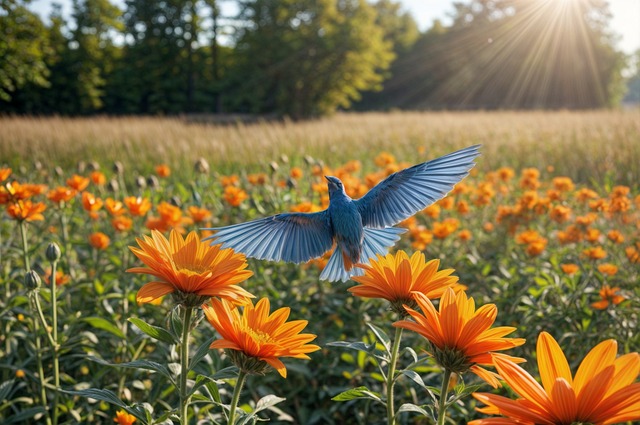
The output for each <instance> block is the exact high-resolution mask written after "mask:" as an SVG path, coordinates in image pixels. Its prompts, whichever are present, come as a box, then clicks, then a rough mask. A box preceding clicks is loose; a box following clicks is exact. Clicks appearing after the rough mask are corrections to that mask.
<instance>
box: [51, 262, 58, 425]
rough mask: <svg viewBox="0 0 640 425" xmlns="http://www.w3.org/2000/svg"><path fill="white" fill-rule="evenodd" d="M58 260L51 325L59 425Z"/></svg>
mask: <svg viewBox="0 0 640 425" xmlns="http://www.w3.org/2000/svg"><path fill="white" fill-rule="evenodd" d="M57 265H58V262H57V261H53V262H52V263H51V278H50V282H51V322H52V323H51V326H53V382H54V385H55V387H56V392H55V393H54V395H53V425H58V403H59V400H60V352H59V350H60V345H58V284H57V282H56V268H57Z"/></svg>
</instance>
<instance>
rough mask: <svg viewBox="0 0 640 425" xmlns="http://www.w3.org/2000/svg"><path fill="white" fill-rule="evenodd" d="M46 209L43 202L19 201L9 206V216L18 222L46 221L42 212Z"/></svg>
mask: <svg viewBox="0 0 640 425" xmlns="http://www.w3.org/2000/svg"><path fill="white" fill-rule="evenodd" d="M46 209H47V206H46V205H45V204H43V203H42V202H36V203H33V202H31V201H30V200H26V201H17V202H15V203H13V204H9V205H7V214H9V216H10V217H11V218H13V219H14V220H18V221H42V220H44V215H42V212H43V211H44V210H46Z"/></svg>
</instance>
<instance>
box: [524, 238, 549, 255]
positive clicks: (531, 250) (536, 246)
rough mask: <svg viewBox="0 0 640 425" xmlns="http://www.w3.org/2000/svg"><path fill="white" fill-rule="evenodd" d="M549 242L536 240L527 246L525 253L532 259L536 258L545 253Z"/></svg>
mask: <svg viewBox="0 0 640 425" xmlns="http://www.w3.org/2000/svg"><path fill="white" fill-rule="evenodd" d="M547 242H548V241H547V239H546V238H539V239H536V240H535V241H533V242H531V243H530V244H529V245H527V248H526V249H525V252H526V253H527V255H528V256H530V257H536V256H538V255H540V254H542V253H543V252H544V250H545V248H546V247H547Z"/></svg>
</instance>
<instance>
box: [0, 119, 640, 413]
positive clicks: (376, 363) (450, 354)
mask: <svg viewBox="0 0 640 425" xmlns="http://www.w3.org/2000/svg"><path fill="white" fill-rule="evenodd" d="M497 114H503V115H502V116H501V118H504V117H505V115H504V113H497ZM535 114H538V113H531V115H526V114H525V115H524V116H521V117H517V119H516V118H514V120H513V121H512V122H511V127H509V126H508V125H506V124H504V123H503V122H502V121H500V122H499V121H498V120H497V119H496V117H490V116H489V115H490V114H486V115H485V114H476V115H473V114H470V115H465V114H461V115H460V116H459V117H455V114H452V115H451V116H450V115H438V114H432V115H430V114H425V115H423V118H424V119H425V120H427V121H428V122H430V123H432V124H433V125H434V126H435V128H436V130H435V131H436V133H438V134H439V135H441V136H442V137H443V138H444V139H445V142H444V143H443V145H436V144H435V142H434V141H433V140H431V139H428V138H427V139H426V140H425V139H423V138H418V136H416V134H417V133H418V132H419V131H422V130H423V127H422V126H423V124H422V123H421V122H420V121H419V119H420V118H419V117H417V118H416V116H412V115H410V114H407V115H403V114H398V115H396V117H395V118H394V116H393V115H394V114H389V115H388V116H385V117H384V118H382V119H384V120H389V121H387V125H388V127H387V128H389V130H388V131H386V132H385V133H382V135H379V136H378V139H375V140H374V141H372V142H371V144H370V145H367V140H368V138H369V137H374V136H372V135H371V133H369V132H367V131H373V132H375V131H377V130H376V128H377V127H375V126H376V124H371V127H373V130H365V129H364V128H365V127H366V126H364V127H357V126H356V125H355V124H354V123H355V122H356V121H357V120H358V119H361V120H364V121H365V122H370V123H373V122H374V121H375V117H374V116H371V115H362V116H360V118H358V116H357V115H353V116H338V117H337V118H333V120H334V121H331V119H328V121H327V120H321V121H320V122H316V123H313V122H312V123H284V124H282V125H277V124H269V123H258V124H255V125H253V126H252V125H250V124H246V125H241V124H237V125H227V124H225V125H217V126H215V125H203V127H198V126H199V125H200V124H190V125H192V126H196V127H193V128H189V129H185V131H186V133H185V134H187V135H188V136H185V137H187V138H188V139H189V141H186V142H185V143H184V146H183V147H182V148H180V147H179V146H178V145H179V136H175V134H173V133H172V132H171V131H167V132H166V137H168V138H169V137H173V139H171V140H164V141H160V142H158V143H159V146H161V149H159V151H160V152H161V153H160V154H158V151H157V150H154V151H153V153H152V152H151V143H153V141H152V140H151V139H152V138H149V139H144V137H143V136H141V135H142V134H143V133H144V131H140V133H139V134H138V136H135V135H131V134H130V135H129V136H126V137H130V140H129V139H128V140H129V141H127V142H126V143H125V145H126V146H128V147H127V148H126V149H125V150H124V151H126V152H127V154H128V156H126V157H123V158H121V159H120V161H116V162H113V161H114V160H115V159H117V158H116V157H114V156H113V155H115V154H114V153H113V151H114V150H117V149H120V148H121V147H117V146H118V145H117V142H114V141H113V140H114V139H113V138H114V137H122V138H123V139H124V138H126V137H125V136H122V135H117V136H114V135H111V136H104V134H103V135H102V136H101V135H100V134H99V133H100V132H99V131H97V132H95V134H94V136H95V137H96V138H97V139H100V138H101V137H106V138H107V139H109V140H110V141H109V144H106V142H105V143H102V142H100V143H95V146H88V145H86V149H82V148H81V149H79V150H78V149H77V148H78V145H76V150H75V151H74V150H72V149H70V147H69V146H62V145H59V143H60V140H62V139H61V138H62V137H63V136H61V135H59V134H57V133H56V132H55V131H53V132H52V135H51V136H50V137H49V139H50V141H51V140H53V142H51V143H47V141H46V139H47V138H46V137H44V136H43V134H44V130H42V129H41V128H44V127H46V126H48V125H53V124H55V123H57V124H56V125H60V126H62V127H64V126H67V125H70V124H69V123H66V122H57V121H52V122H43V123H40V124H37V125H35V126H33V127H35V128H29V129H27V128H26V127H21V126H23V125H24V122H23V121H21V120H22V119H15V120H13V121H12V120H11V119H5V118H3V119H2V120H0V121H3V122H2V124H7V125H6V126H4V125H3V128H5V130H2V131H0V133H3V135H2V136H1V137H0V140H3V141H2V142H1V143H0V145H1V149H0V151H1V152H3V157H2V158H3V161H4V163H3V164H0V204H1V206H2V208H3V210H4V212H3V217H2V221H1V222H0V226H1V227H0V258H1V259H2V261H1V262H0V264H1V266H2V270H1V274H0V284H1V285H0V286H2V289H1V290H2V291H3V296H2V297H0V326H1V327H2V331H1V332H0V373H1V374H2V380H1V383H0V395H2V397H0V399H1V400H2V403H1V404H0V422H1V423H3V424H14V423H15V424H31V423H42V424H47V425H50V424H54V425H57V424H74V423H91V424H102V423H104V424H108V423H114V421H115V423H119V424H131V423H136V424H160V423H162V424H169V423H176V424H177V423H180V424H188V423H189V424H196V423H198V424H227V423H233V424H249V423H254V422H256V421H260V420H264V419H268V420H269V421H270V422H271V423H296V424H376V423H380V424H398V425H399V424H414V423H416V424H417V423H421V424H422V423H425V424H426V423H433V424H435V423H437V424H444V423H450V424H460V423H467V422H469V423H473V424H476V425H482V424H492V423H504V424H511V423H513V424H516V423H522V424H538V423H545V424H546V423H549V424H567V425H571V424H572V423H593V424H610V423H638V422H637V421H639V420H640V384H639V383H638V379H637V377H638V374H639V373H640V356H639V355H638V354H637V353H638V352H639V351H640V336H639V333H638V327H639V324H638V314H639V311H640V286H639V285H638V282H639V279H640V186H639V184H638V182H639V181H640V166H639V164H640V160H639V159H640V127H639V125H640V124H638V122H640V121H636V120H635V119H634V115H633V113H631V112H626V113H625V112H617V113H610V112H599V113H591V112H589V113H585V114H586V118H585V116H582V115H580V114H575V115H571V114H568V113H564V112H558V113H557V114H558V115H554V114H551V113H549V115H548V118H549V119H545V118H544V116H541V115H535ZM589 114H593V115H591V116H589ZM558 116H564V117H565V118H566V124H565V127H562V124H561V123H560V122H559V121H556V120H557V119H558V118H557V117H558ZM635 117H636V118H637V112H635ZM394 119H395V120H396V121H397V122H399V124H397V127H394V126H393V125H395V124H393V125H391V124H389V123H391V122H392V121H393V120H394ZM414 120H415V121H414ZM430 120H432V121H430ZM493 120H495V121H493ZM396 121H394V122H396ZM438 121H442V122H439V123H437V122H438ZM96 122H97V124H95V125H97V126H98V127H97V128H98V129H100V128H103V127H100V126H105V125H107V124H109V123H106V124H105V123H104V122H100V119H98V120H97V121H96ZM52 123H53V124H52ZM350 123H351V124H353V133H349V131H348V127H349V125H350ZM491 123H496V124H495V126H493V127H491ZM31 124H34V123H33V122H32V123H31ZM76 124H77V125H78V127H74V128H76V129H78V128H80V127H81V126H83V125H86V123H85V122H79V123H76ZM111 124H114V123H113V122H112V123H111ZM156 124H158V123H156ZM160 124H161V125H162V126H165V127H163V128H164V129H165V130H167V129H171V128H173V127H172V126H173V125H176V124H175V123H171V122H169V123H168V122H164V121H163V122H161V123H160ZM74 125H75V124H74ZM140 125H146V124H140ZM331 125H334V126H335V128H337V130H335V132H334V133H331V130H329V129H328V128H330V127H331ZM314 126H317V127H314ZM114 127H115V126H114ZM321 127H322V128H323V129H325V128H326V130H324V131H327V133H326V134H324V135H319V134H317V133H314V132H313V131H309V130H313V129H317V128H321ZM21 128H22V129H21ZM71 128H72V127H65V130H64V131H63V134H66V135H67V136H68V137H70V138H73V139H74V140H80V139H82V137H81V136H80V134H85V135H86V137H87V138H89V137H93V136H90V133H89V132H85V133H82V131H81V130H78V131H77V132H76V133H74V132H73V131H72V130H71ZM105 128H106V127H105ZM147 128H149V129H150V128H152V127H147ZM400 128H404V129H405V130H400ZM234 129H235V130H234ZM447 129H450V130H447ZM378 130H380V129H379V128H378ZM40 131H43V133H39V132H40ZM114 131H116V130H114ZM135 131H137V130H135ZM150 131H151V130H150ZM65 132H66V133H65ZM207 132H210V134H212V135H215V137H218V138H222V137H223V135H224V136H225V137H227V138H229V139H230V140H235V139H234V138H236V137H240V136H242V137H243V138H245V139H247V140H245V142H243V143H245V144H246V146H245V145H242V147H241V148H239V149H240V150H241V152H240V153H238V152H233V151H232V150H231V148H229V146H226V145H224V146H223V145H216V146H217V148H216V149H217V150H216V154H207V153H206V149H205V148H204V146H205V145H204V144H203V143H204V142H202V141H201V139H204V138H206V136H205V134H207ZM281 132H282V133H283V134H284V133H287V134H289V135H291V134H297V135H298V137H299V139H297V140H298V142H296V139H295V137H293V136H290V137H291V140H289V142H287V143H288V144H287V143H285V142H282V143H283V144H281V145H277V146H275V147H274V146H272V145H269V144H268V143H266V142H265V140H270V139H271V138H273V137H274V134H280V133H281ZM306 132H308V133H309V134H308V135H305V134H307V133H306ZM11 134H13V135H14V136H15V138H16V139H20V138H22V139H20V140H21V141H22V143H21V144H20V143H18V144H17V145H16V146H9V145H8V142H6V141H5V140H7V139H8V138H9V137H10V135H11ZM155 136H157V137H158V138H161V137H162V135H161V131H159V132H158V134H157V135H154V137H155ZM283 137H284V136H283ZM385 137H386V142H385V140H384V139H385ZM425 137H431V136H425ZM543 137H544V139H542V138H543ZM30 138H31V139H30ZM137 138H138V139H137ZM580 138H584V141H582V140H580ZM134 139H136V140H140V146H137V145H135V143H134V142H132V141H131V140H134ZM27 140H34V141H35V140H37V143H39V145H37V146H39V148H40V151H38V150H37V149H35V148H34V147H33V146H36V145H34V144H31V145H29V146H31V147H28V146H27V145H28V142H27ZM199 140H200V141H199ZM251 140H254V141H256V152H251V149H250V146H251V145H250V141H251ZM287 140H288V139H287ZM349 140H352V141H353V142H351V143H352V145H353V146H352V147H350V148H349V149H343V152H342V151H339V150H338V149H339V148H341V147H342V148H344V147H345V146H348V145H346V144H345V141H349ZM398 140H402V142H401V143H400V142H398ZM617 141H619V144H617V143H618V142H617ZM478 142H481V143H483V148H482V149H481V152H482V156H480V157H479V158H478V159H477V161H476V162H477V166H476V168H474V169H473V170H472V172H471V174H470V175H469V176H468V177H467V178H465V179H464V180H463V181H462V182H461V183H459V184H458V185H456V186H455V188H454V189H453V191H452V192H451V193H450V194H449V195H448V196H447V197H445V198H444V199H442V200H440V201H438V202H437V203H435V204H433V205H431V206H429V207H428V208H426V209H424V210H423V211H421V212H420V213H418V214H416V215H415V216H414V217H412V218H410V219H408V220H406V221H404V222H402V223H400V224H399V226H400V227H404V228H406V229H408V231H407V232H406V233H405V234H404V235H403V237H402V238H401V240H400V241H399V243H398V244H397V245H396V246H395V247H394V249H393V250H392V251H391V253H390V254H389V255H387V256H386V257H378V258H376V259H373V261H372V264H371V265H369V266H361V267H362V268H363V269H364V270H365V274H364V275H363V276H359V277H356V278H354V279H353V280H351V281H349V282H347V283H339V282H338V283H328V282H323V281H320V280H319V275H320V273H321V271H322V268H323V267H324V266H325V265H326V262H327V260H328V258H329V255H328V254H326V255H325V256H323V257H322V258H319V259H316V260H312V261H310V262H309V263H306V264H301V265H295V264H288V263H270V262H266V261H258V260H254V259H246V258H245V257H244V256H243V255H242V254H241V253H235V252H233V251H232V250H230V249H224V248H221V247H220V246H210V245H209V243H205V242H201V240H202V239H203V238H205V237H207V236H210V235H212V231H211V230H207V228H210V227H216V226H224V225H227V224H232V223H240V222H243V221H247V220H251V219H255V218H260V217H265V216H268V215H272V214H276V213H279V212H294V211H295V212H315V211H320V210H323V209H325V208H326V207H327V206H328V202H329V197H328V193H327V185H326V181H325V179H324V177H323V176H325V175H333V176H336V177H338V178H340V179H341V180H342V182H343V184H344V186H345V189H346V192H347V194H349V195H350V196H351V197H352V198H359V197H361V196H363V195H364V194H365V193H366V192H367V191H368V190H369V189H371V188H372V187H374V186H375V185H376V184H377V183H379V182H380V181H382V180H383V179H385V178H386V177H387V176H389V175H390V174H392V173H394V172H396V171H398V170H401V169H403V168H406V167H408V166H410V165H413V164H415V163H419V162H423V161H427V160H430V159H434V158H435V157H437V156H439V155H441V154H445V153H447V152H449V151H453V150H455V149H458V148H462V147H465V146H469V145H472V144H476V143H478ZM34 143H36V142H34ZM56 143H58V145H56ZM78 143H79V146H85V145H82V143H86V141H85V142H78ZM114 143H115V144H114ZM296 143H297V144H296ZM56 146H58V147H59V149H58V151H56ZM296 146H297V148H296ZM509 146H513V149H511V150H509V149H507V148H508V147H509ZM21 149H24V150H21ZM123 149H124V148H123ZM144 149H148V150H149V155H145V154H144ZM181 149H182V152H181V151H180V150H181ZM43 152H44V154H43ZM60 152H62V153H60ZM74 152H75V153H74ZM179 152H181V153H179ZM297 152H301V153H297ZM86 155H88V156H86ZM63 157H64V158H63ZM212 297H213V298H212ZM236 407H237V409H236ZM496 417H501V418H503V419H495V421H492V420H491V419H490V418H496ZM507 418H508V419H507ZM518 421H519V422H518ZM634 421H636V422H634Z"/></svg>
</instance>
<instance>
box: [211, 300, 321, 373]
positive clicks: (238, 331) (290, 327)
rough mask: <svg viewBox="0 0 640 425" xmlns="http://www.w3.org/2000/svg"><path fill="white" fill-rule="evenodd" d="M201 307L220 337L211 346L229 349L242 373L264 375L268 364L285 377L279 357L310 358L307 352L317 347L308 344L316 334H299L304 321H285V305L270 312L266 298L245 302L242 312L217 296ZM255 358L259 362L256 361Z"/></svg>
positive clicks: (285, 371) (287, 311) (286, 312)
mask: <svg viewBox="0 0 640 425" xmlns="http://www.w3.org/2000/svg"><path fill="white" fill-rule="evenodd" d="M202 309H203V310H204V314H205V316H206V317H207V320H209V323H211V325H212V326H213V327H214V328H215V330H216V331H218V333H219V334H220V336H221V337H222V339H218V340H216V341H214V342H213V343H212V344H211V346H210V348H224V349H228V350H230V352H229V354H230V355H231V358H232V360H233V361H234V363H235V364H236V366H238V368H239V369H240V370H242V371H244V372H247V373H252V374H264V372H265V371H266V370H265V369H266V366H267V365H269V366H271V367H272V368H274V369H275V370H277V371H278V373H279V374H280V375H281V376H282V377H283V378H286V377H287V368H286V367H285V365H284V363H282V361H281V360H280V358H281V357H294V358H297V359H307V360H309V356H308V355H307V353H312V352H314V351H317V350H319V349H320V347H318V346H317V345H313V344H308V342H310V341H312V340H314V339H315V338H316V336H315V335H313V334H301V333H300V331H302V329H304V328H305V326H307V321H306V320H293V321H290V322H287V319H288V318H289V312H290V309H289V308H288V307H283V308H280V309H278V310H276V311H274V312H273V313H270V305H269V300H268V299H267V298H262V299H261V300H260V301H258V302H257V303H256V305H255V306H254V305H253V303H248V304H246V305H245V306H244V307H243V309H244V311H243V312H242V314H241V313H240V311H239V308H236V307H235V306H234V305H233V304H230V303H229V302H227V301H226V300H218V299H217V298H212V299H211V305H209V304H204V305H203V306H202ZM256 359H257V360H260V363H256V361H255V360H256Z"/></svg>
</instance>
